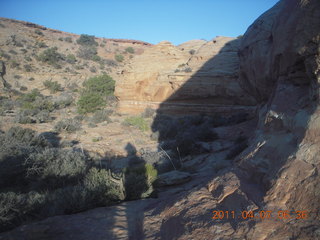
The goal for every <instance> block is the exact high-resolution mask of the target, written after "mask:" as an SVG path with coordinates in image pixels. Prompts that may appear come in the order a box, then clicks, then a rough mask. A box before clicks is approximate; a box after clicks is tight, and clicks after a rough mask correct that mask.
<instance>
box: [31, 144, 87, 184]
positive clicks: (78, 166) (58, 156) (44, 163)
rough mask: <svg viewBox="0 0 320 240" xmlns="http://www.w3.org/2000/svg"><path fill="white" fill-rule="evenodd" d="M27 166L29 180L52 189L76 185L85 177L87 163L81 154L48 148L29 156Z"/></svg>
mask: <svg viewBox="0 0 320 240" xmlns="http://www.w3.org/2000/svg"><path fill="white" fill-rule="evenodd" d="M26 166H27V176H28V178H29V179H31V180H33V181H41V182H42V184H43V185H45V187H46V188H50V189H52V188H57V187H62V186H65V185H66V184H70V182H74V183H76V182H77V181H78V180H79V179H81V178H82V177H83V176H84V174H85V172H86V169H87V162H86V157H85V156H84V154H82V153H81V152H75V151H72V150H66V149H58V148H47V149H44V150H43V151H42V152H37V153H32V154H31V155H29V158H28V159H27V161H26Z"/></svg>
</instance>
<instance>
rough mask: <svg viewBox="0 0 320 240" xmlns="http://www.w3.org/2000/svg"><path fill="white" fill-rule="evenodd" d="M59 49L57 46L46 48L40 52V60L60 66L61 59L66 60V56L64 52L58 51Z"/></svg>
mask: <svg viewBox="0 0 320 240" xmlns="http://www.w3.org/2000/svg"><path fill="white" fill-rule="evenodd" d="M57 50H58V48H57V47H52V48H48V49H46V50H44V51H43V52H42V53H40V54H39V56H38V60H39V61H41V62H45V63H48V64H50V65H52V66H54V67H57V68H58V67H59V65H58V63H59V62H60V61H61V60H64V57H63V55H62V54H60V53H59V52H57Z"/></svg>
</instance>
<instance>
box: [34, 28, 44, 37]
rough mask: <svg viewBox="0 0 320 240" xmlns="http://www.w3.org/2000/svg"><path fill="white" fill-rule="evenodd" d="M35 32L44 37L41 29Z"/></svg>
mask: <svg viewBox="0 0 320 240" xmlns="http://www.w3.org/2000/svg"><path fill="white" fill-rule="evenodd" d="M34 32H35V34H38V35H40V36H43V32H41V31H40V30H39V29H36V30H34Z"/></svg>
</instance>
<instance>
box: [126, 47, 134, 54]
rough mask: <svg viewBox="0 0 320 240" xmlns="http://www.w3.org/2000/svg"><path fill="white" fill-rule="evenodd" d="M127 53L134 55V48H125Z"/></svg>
mask: <svg viewBox="0 0 320 240" xmlns="http://www.w3.org/2000/svg"><path fill="white" fill-rule="evenodd" d="M125 51H126V52H127V53H131V54H134V48H133V47H127V48H126V50H125Z"/></svg>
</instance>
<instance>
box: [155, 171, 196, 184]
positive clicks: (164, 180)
mask: <svg viewBox="0 0 320 240" xmlns="http://www.w3.org/2000/svg"><path fill="white" fill-rule="evenodd" d="M190 180H191V175H190V173H187V172H181V171H171V172H167V173H163V174H160V175H158V179H157V181H156V185H157V186H158V187H164V186H172V185H179V184H183V183H186V182H188V181H190Z"/></svg>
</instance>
